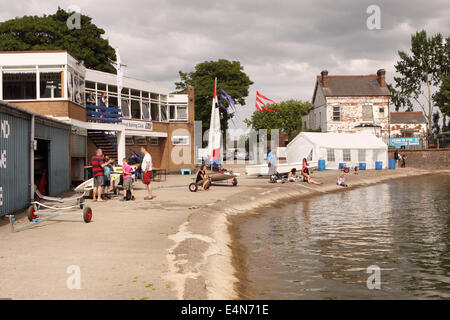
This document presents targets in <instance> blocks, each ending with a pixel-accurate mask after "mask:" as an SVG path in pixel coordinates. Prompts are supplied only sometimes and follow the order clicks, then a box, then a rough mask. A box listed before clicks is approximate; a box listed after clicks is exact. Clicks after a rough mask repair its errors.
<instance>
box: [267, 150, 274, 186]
mask: <svg viewBox="0 0 450 320" xmlns="http://www.w3.org/2000/svg"><path fill="white" fill-rule="evenodd" d="M275 159H276V158H275V155H274V154H273V153H272V151H271V150H269V153H268V154H267V166H268V167H269V181H272V175H273V174H274V173H275Z"/></svg>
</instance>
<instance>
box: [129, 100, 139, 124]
mask: <svg viewBox="0 0 450 320" xmlns="http://www.w3.org/2000/svg"><path fill="white" fill-rule="evenodd" d="M131 117H132V118H133V119H138V120H141V103H140V102H139V101H137V100H131Z"/></svg>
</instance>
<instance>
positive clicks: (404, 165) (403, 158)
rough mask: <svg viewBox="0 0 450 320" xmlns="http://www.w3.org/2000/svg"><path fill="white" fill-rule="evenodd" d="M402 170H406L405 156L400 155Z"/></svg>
mask: <svg viewBox="0 0 450 320" xmlns="http://www.w3.org/2000/svg"><path fill="white" fill-rule="evenodd" d="M402 168H406V154H403V155H402Z"/></svg>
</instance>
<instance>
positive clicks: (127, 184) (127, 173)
mask: <svg viewBox="0 0 450 320" xmlns="http://www.w3.org/2000/svg"><path fill="white" fill-rule="evenodd" d="M122 161H123V165H122V172H123V183H122V186H123V199H122V200H121V201H127V190H130V192H131V200H135V198H134V190H133V181H132V180H131V171H132V170H133V169H132V168H131V167H130V166H129V165H128V159H127V158H123V160H122Z"/></svg>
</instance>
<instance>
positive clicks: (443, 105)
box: [433, 76, 450, 131]
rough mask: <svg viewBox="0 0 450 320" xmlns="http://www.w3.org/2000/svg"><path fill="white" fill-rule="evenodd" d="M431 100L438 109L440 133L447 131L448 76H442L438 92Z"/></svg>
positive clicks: (449, 81) (449, 111)
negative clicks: (440, 114) (441, 121)
mask: <svg viewBox="0 0 450 320" xmlns="http://www.w3.org/2000/svg"><path fill="white" fill-rule="evenodd" d="M433 100H434V102H435V103H436V105H437V106H438V107H439V109H440V110H441V113H442V118H443V124H444V125H443V128H442V131H447V130H448V126H447V117H449V118H450V76H443V77H442V83H441V87H440V88H439V91H438V92H436V93H435V94H434V96H433Z"/></svg>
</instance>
